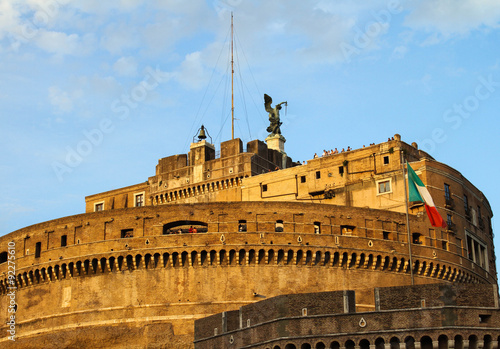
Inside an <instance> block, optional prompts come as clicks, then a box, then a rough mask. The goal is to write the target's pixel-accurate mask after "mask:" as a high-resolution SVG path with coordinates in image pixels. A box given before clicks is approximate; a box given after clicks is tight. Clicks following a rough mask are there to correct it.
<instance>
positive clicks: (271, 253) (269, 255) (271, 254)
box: [267, 250, 274, 264]
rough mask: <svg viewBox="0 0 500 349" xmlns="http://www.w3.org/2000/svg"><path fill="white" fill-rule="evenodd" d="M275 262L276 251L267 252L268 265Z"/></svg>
mask: <svg viewBox="0 0 500 349" xmlns="http://www.w3.org/2000/svg"><path fill="white" fill-rule="evenodd" d="M273 261H274V250H269V251H268V252H267V264H271V263H272V262H273Z"/></svg>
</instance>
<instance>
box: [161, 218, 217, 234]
mask: <svg viewBox="0 0 500 349" xmlns="http://www.w3.org/2000/svg"><path fill="white" fill-rule="evenodd" d="M190 227H193V228H196V230H197V232H198V233H206V232H207V231H208V223H205V222H201V221H191V220H182V221H175V222H170V223H166V224H164V225H163V235H168V234H180V233H187V232H188V231H189V228H190Z"/></svg>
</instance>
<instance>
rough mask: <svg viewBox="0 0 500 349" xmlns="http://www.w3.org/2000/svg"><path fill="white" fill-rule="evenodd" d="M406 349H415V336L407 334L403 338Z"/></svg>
mask: <svg viewBox="0 0 500 349" xmlns="http://www.w3.org/2000/svg"><path fill="white" fill-rule="evenodd" d="M405 347H406V349H415V338H413V337H412V336H408V337H406V338H405Z"/></svg>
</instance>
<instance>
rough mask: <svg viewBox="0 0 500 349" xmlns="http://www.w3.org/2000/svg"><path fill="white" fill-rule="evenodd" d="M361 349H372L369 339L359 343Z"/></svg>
mask: <svg viewBox="0 0 500 349" xmlns="http://www.w3.org/2000/svg"><path fill="white" fill-rule="evenodd" d="M359 348H360V349H370V342H369V341H368V339H362V340H361V341H360V342H359Z"/></svg>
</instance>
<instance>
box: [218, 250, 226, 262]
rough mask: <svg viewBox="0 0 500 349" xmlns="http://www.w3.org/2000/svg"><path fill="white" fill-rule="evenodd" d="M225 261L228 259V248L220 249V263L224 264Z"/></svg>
mask: <svg viewBox="0 0 500 349" xmlns="http://www.w3.org/2000/svg"><path fill="white" fill-rule="evenodd" d="M225 261H226V250H220V251H219V263H220V265H223V264H224V262H225Z"/></svg>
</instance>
